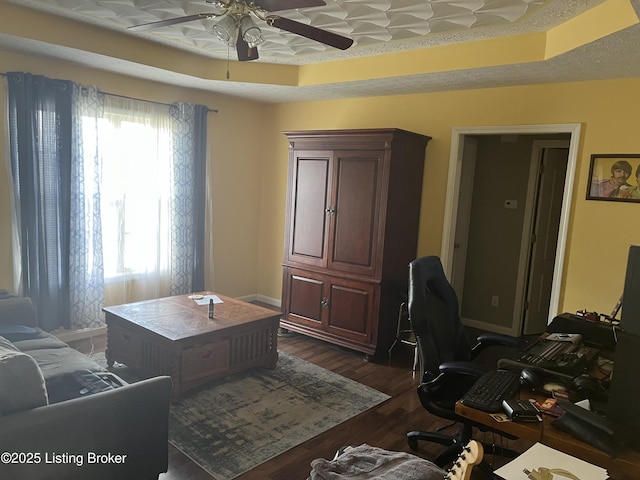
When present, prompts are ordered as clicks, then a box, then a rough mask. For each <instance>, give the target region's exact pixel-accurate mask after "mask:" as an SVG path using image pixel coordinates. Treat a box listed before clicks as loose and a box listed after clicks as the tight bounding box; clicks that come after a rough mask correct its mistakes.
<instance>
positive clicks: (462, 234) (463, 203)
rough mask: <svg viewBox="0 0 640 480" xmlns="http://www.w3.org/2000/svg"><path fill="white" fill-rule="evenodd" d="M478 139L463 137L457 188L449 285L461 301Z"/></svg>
mask: <svg viewBox="0 0 640 480" xmlns="http://www.w3.org/2000/svg"><path fill="white" fill-rule="evenodd" d="M477 151H478V141H477V140H476V139H475V138H472V137H464V152H463V154H462V172H461V175H460V187H459V189H458V212H457V218H456V232H455V239H454V245H453V266H452V270H451V278H450V282H451V286H452V287H453V289H454V290H455V292H456V295H457V296H458V301H459V302H462V294H463V289H464V271H465V265H466V264H467V248H468V243H469V222H470V220H471V201H472V199H473V181H474V178H475V170H476V153H477Z"/></svg>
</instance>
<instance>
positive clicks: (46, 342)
mask: <svg viewBox="0 0 640 480" xmlns="http://www.w3.org/2000/svg"><path fill="white" fill-rule="evenodd" d="M36 331H37V335H36V336H35V337H33V338H29V339H24V340H14V341H13V344H14V345H15V346H16V347H18V349H19V350H20V351H22V352H25V353H29V354H30V353H31V352H32V351H33V350H42V349H44V348H69V345H67V344H66V343H64V342H63V341H62V340H60V339H59V338H58V337H56V336H54V335H52V334H50V333H49V332H45V331H44V330H42V329H40V328H37V329H36Z"/></svg>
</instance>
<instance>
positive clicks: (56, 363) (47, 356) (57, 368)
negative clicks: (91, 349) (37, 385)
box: [29, 347, 107, 381]
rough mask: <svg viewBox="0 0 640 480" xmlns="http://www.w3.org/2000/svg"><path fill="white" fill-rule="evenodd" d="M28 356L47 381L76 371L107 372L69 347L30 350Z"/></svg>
mask: <svg viewBox="0 0 640 480" xmlns="http://www.w3.org/2000/svg"><path fill="white" fill-rule="evenodd" d="M29 355H30V356H31V357H33V359H34V360H35V361H36V362H37V363H38V365H39V366H40V369H41V370H42V374H43V376H44V378H45V380H47V381H49V380H50V379H51V378H53V377H56V376H58V375H66V374H69V373H73V372H76V371H78V370H89V371H91V372H106V371H107V370H106V369H105V368H103V367H101V366H100V365H98V364H97V363H96V362H94V361H93V360H91V359H90V358H89V357H87V356H86V355H84V354H82V353H80V352H79V351H78V350H75V349H73V348H71V347H66V348H43V349H39V350H31V351H29Z"/></svg>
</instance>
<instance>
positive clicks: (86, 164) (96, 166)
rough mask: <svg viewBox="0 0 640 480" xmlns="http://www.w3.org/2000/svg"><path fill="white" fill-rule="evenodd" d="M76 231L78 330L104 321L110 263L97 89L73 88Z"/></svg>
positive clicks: (74, 311) (73, 274)
mask: <svg viewBox="0 0 640 480" xmlns="http://www.w3.org/2000/svg"><path fill="white" fill-rule="evenodd" d="M72 105H73V145H72V149H71V151H72V165H71V235H70V238H69V272H70V275H69V296H70V316H71V322H70V323H71V325H70V327H71V328H72V329H79V328H91V327H98V326H100V325H102V324H103V321H102V307H103V306H104V263H103V255H102V220H101V215H100V212H101V209H100V200H101V197H100V183H101V176H100V172H101V165H100V151H99V138H98V127H99V122H100V118H102V116H103V113H104V95H103V94H101V93H100V92H99V91H98V89H97V88H96V87H82V86H80V85H74V86H73V103H72Z"/></svg>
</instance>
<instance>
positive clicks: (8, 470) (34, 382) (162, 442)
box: [0, 297, 171, 480]
mask: <svg viewBox="0 0 640 480" xmlns="http://www.w3.org/2000/svg"><path fill="white" fill-rule="evenodd" d="M87 370H88V371H90V372H104V371H105V369H104V368H103V367H101V366H100V365H99V364H97V363H96V362H94V361H93V360H92V359H90V358H89V357H87V356H85V355H83V354H82V353H80V352H78V351H77V350H75V349H73V348H71V347H69V346H68V345H66V344H65V343H63V342H61V341H60V340H59V339H57V338H56V337H54V336H53V335H51V334H49V333H47V332H44V331H43V330H41V329H39V328H37V314H36V310H35V308H34V306H33V304H32V302H31V301H30V300H29V299H28V298H19V297H13V298H8V299H3V300H0V478H7V479H8V478H11V479H15V480H22V479H25V480H27V479H29V480H31V479H36V478H37V479H39V480H49V479H51V480H57V479H60V480H63V479H64V480H75V479H78V480H79V479H91V480H102V479H104V480H107V479H109V480H111V479H136V480H137V479H152V478H157V477H158V475H159V474H160V473H162V472H166V471H167V466H168V420H169V405H170V402H171V379H170V377H155V378H151V379H148V380H143V381H140V382H137V383H132V384H126V382H124V381H122V380H121V379H119V378H118V377H115V379H116V380H117V381H120V382H121V383H122V384H123V386H121V387H118V388H114V389H111V390H108V391H104V392H100V393H94V394H84V395H81V396H79V397H78V398H73V399H69V400H65V399H64V398H67V397H64V392H63V394H61V392H59V391H56V389H59V388H62V387H61V386H62V385H65V384H66V383H65V382H61V381H60V380H61V379H65V378H69V377H70V376H72V375H73V372H76V371H87ZM67 383H68V382H67ZM83 393H84V392H83ZM61 395H62V396H61ZM61 398H62V400H60V399H61ZM56 399H57V400H56ZM53 402H57V403H53Z"/></svg>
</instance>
